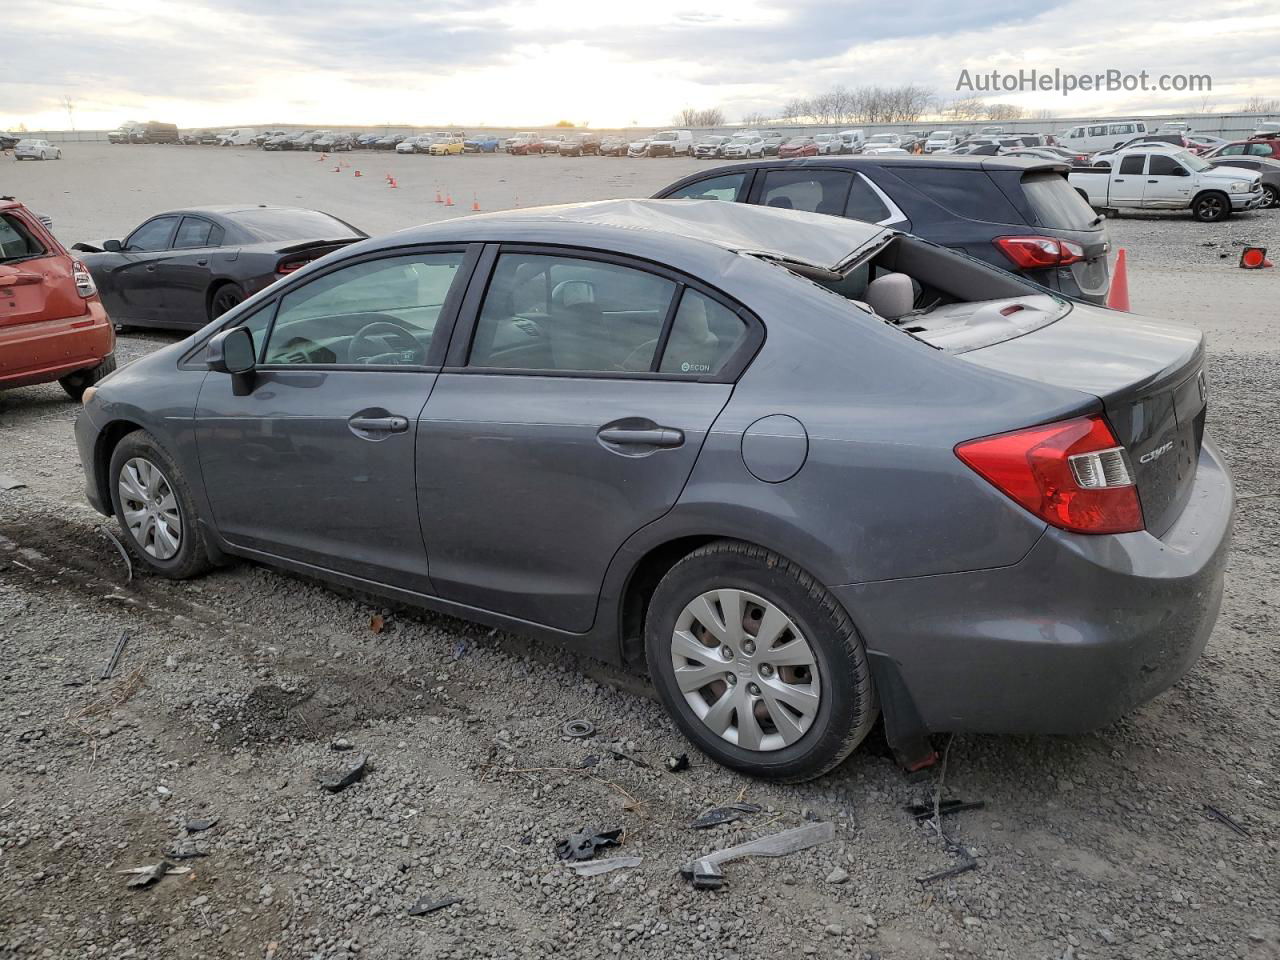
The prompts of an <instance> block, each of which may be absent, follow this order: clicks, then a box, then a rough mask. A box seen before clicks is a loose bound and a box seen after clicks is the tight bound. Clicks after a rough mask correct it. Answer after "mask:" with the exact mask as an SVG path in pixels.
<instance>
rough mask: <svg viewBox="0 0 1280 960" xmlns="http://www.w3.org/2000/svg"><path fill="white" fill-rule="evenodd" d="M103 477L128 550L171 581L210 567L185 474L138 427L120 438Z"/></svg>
mask: <svg viewBox="0 0 1280 960" xmlns="http://www.w3.org/2000/svg"><path fill="white" fill-rule="evenodd" d="M107 479H108V483H109V484H110V487H111V505H112V508H113V509H114V512H115V515H116V519H117V520H118V521H119V523H120V532H121V533H122V534H124V541H125V543H126V544H127V545H128V547H129V552H130V553H132V554H133V555H134V556H135V557H137V558H138V559H139V560H141V561H142V562H143V563H144V564H145V565H146V566H148V567H149V568H151V569H152V570H154V571H155V572H156V573H158V574H160V575H161V576H165V577H168V578H169V579H171V580H186V579H188V578H189V577H194V576H198V575H199V574H202V573H205V572H206V571H208V570H209V569H210V567H211V566H212V564H210V562H209V556H208V554H207V552H206V551H205V548H204V540H203V537H202V536H201V533H200V528H199V526H198V525H197V523H196V520H197V517H196V508H195V504H194V502H193V501H192V499H191V492H190V489H189V488H188V487H187V482H186V479H185V478H184V477H183V476H182V471H180V470H179V469H178V465H177V464H176V463H174V461H173V459H172V458H171V457H170V456H169V455H168V453H166V452H165V451H164V449H163V448H162V447H161V446H160V444H159V442H158V441H157V440H156V438H155V437H153V436H152V435H151V434H149V433H147V432H146V431H144V430H138V431H135V432H134V433H130V434H128V435H127V436H126V437H125V438H124V439H122V440H121V441H120V443H119V444H117V445H116V448H115V451H114V452H113V453H112V454H111V465H110V466H109V467H108V470H107Z"/></svg>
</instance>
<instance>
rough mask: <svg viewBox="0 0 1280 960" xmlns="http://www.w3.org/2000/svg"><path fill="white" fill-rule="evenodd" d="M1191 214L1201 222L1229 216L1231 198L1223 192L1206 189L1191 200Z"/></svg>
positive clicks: (1215, 220)
mask: <svg viewBox="0 0 1280 960" xmlns="http://www.w3.org/2000/svg"><path fill="white" fill-rule="evenodd" d="M1191 215H1192V216H1193V217H1195V218H1196V219H1197V220H1199V221H1200V222H1201V223H1217V222H1218V221H1220V220H1225V219H1227V217H1229V216H1231V199H1230V198H1229V197H1228V196H1227V195H1226V194H1225V193H1219V192H1218V191H1216V190H1207V191H1205V192H1204V193H1202V194H1200V195H1199V196H1198V197H1196V198H1195V200H1193V201H1192V202H1191Z"/></svg>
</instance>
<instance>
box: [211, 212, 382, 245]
mask: <svg viewBox="0 0 1280 960" xmlns="http://www.w3.org/2000/svg"><path fill="white" fill-rule="evenodd" d="M231 219H232V220H234V221H235V222H236V223H237V224H239V225H240V226H242V227H244V229H246V230H248V231H249V232H250V233H252V234H253V235H254V236H256V237H258V238H259V239H260V240H340V239H344V238H347V237H362V236H364V234H362V233H359V232H358V231H356V230H354V229H353V228H351V227H349V226H347V225H346V224H345V223H342V222H341V221H340V220H335V219H334V218H333V217H331V216H329V215H328V214H327V213H321V212H320V211H319V210H261V209H259V210H242V211H240V212H239V213H235V214H232V215H231Z"/></svg>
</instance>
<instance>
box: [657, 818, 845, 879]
mask: <svg viewBox="0 0 1280 960" xmlns="http://www.w3.org/2000/svg"><path fill="white" fill-rule="evenodd" d="M835 836H836V828H835V824H833V823H831V822H830V821H827V822H825V823H806V824H805V825H804V826H802V827H793V828H792V829H790V830H783V831H782V832H781V833H774V834H771V835H769V836H767V837H761V838H760V839H759V840H752V841H750V842H748V843H740V844H738V845H737V846H736V847H726V848H725V849H723V850H717V851H715V852H714V853H709V854H707V855H706V856H705V857H699V858H698V859H697V860H695V861H693V863H690V864H687V865H685V866H683V867H681V868H680V874H681V875H682V876H683V877H684V878H685V879H686V880H688V881H689V882H690V883H692V884H693V887H694V889H695V890H719V889H720V888H722V887H723V886H724V885H725V884H726V883H728V879H727V878H726V877H725V875H724V873H723V872H722V871H721V869H720V868H721V867H722V866H723V865H724V864H726V863H728V862H729V861H731V860H740V859H742V858H743V857H785V856H787V855H789V854H792V853H798V852H799V851H801V850H807V849H809V848H810V847H816V846H817V845H818V844H820V843H827V842H828V841H831V840H834V839H835Z"/></svg>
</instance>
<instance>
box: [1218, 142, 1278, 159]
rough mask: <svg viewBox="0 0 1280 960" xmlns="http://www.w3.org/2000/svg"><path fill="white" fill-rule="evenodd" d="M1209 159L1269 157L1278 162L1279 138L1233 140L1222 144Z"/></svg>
mask: <svg viewBox="0 0 1280 960" xmlns="http://www.w3.org/2000/svg"><path fill="white" fill-rule="evenodd" d="M1207 156H1209V157H1270V158H1271V159H1273V160H1280V137H1257V138H1256V139H1252V140H1233V141H1232V142H1231V143H1224V144H1223V145H1222V146H1220V147H1218V148H1217V149H1216V150H1214V151H1213V152H1212V153H1209V154H1207Z"/></svg>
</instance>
